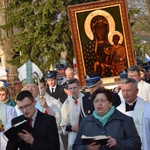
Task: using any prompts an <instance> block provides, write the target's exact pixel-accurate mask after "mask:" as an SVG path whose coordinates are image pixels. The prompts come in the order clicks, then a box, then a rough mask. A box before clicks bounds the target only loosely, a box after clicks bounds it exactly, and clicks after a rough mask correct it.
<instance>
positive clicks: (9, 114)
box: [0, 103, 17, 150]
mask: <svg viewBox="0 0 150 150" xmlns="http://www.w3.org/2000/svg"><path fill="white" fill-rule="evenodd" d="M2 105H5V104H2V103H0V109H1V107H3V106H2ZM5 107H6V109H5V112H2V110H1V112H0V113H1V114H3V115H4V116H5V117H6V125H5V130H6V129H8V128H9V127H10V126H11V120H12V119H13V118H15V117H17V113H16V110H15V109H14V107H12V106H8V105H5ZM3 110H4V109H3ZM4 116H3V117H4ZM0 119H1V120H2V118H0ZM7 141H8V140H7V138H6V137H5V136H4V134H3V132H0V150H5V149H6V145H7Z"/></svg>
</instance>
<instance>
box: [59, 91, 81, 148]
mask: <svg viewBox="0 0 150 150" xmlns="http://www.w3.org/2000/svg"><path fill="white" fill-rule="evenodd" d="M83 96H84V94H82V93H79V97H78V99H77V101H78V104H75V102H74V101H75V100H74V99H73V98H72V96H68V98H67V99H66V101H65V102H64V103H63V105H62V108H61V114H62V121H61V124H60V125H61V127H62V130H63V134H67V133H68V148H67V150H72V145H73V143H74V140H75V138H76V134H77V133H76V132H66V126H68V125H70V126H75V125H78V124H79V116H80V112H81V105H82V97H83Z"/></svg>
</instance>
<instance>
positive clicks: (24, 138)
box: [6, 90, 59, 150]
mask: <svg viewBox="0 0 150 150" xmlns="http://www.w3.org/2000/svg"><path fill="white" fill-rule="evenodd" d="M16 103H17V105H18V108H19V109H20V111H21V112H22V113H23V115H21V116H19V117H16V118H14V119H13V120H12V125H14V124H16V123H19V122H21V121H23V120H27V121H28V122H29V120H30V121H31V122H30V125H31V126H32V127H33V133H29V132H27V131H26V130H23V132H19V133H18V140H17V141H14V142H10V141H9V142H8V144H7V148H6V150H18V148H19V150H48V149H51V150H59V136H58V130H57V125H56V120H55V117H53V116H51V115H46V114H44V113H41V112H40V111H39V110H37V109H36V108H35V105H36V100H35V99H34V97H33V95H32V93H31V92H29V91H27V90H25V91H21V92H19V93H18V95H17V96H16Z"/></svg>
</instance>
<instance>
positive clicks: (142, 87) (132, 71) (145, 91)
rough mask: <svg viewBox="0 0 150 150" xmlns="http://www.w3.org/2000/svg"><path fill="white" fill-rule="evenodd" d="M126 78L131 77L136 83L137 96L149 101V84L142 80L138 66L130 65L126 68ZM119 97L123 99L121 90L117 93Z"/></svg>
mask: <svg viewBox="0 0 150 150" xmlns="http://www.w3.org/2000/svg"><path fill="white" fill-rule="evenodd" d="M128 78H133V79H135V80H136V82H137V83H138V89H139V91H138V96H139V97H141V98H142V99H143V100H144V101H147V102H150V84H149V83H147V82H145V81H143V80H142V78H141V75H140V68H139V67H138V66H131V67H130V68H128ZM118 95H119V96H120V99H121V100H122V101H123V100H124V99H123V96H122V92H121V91H120V92H119V93H118Z"/></svg>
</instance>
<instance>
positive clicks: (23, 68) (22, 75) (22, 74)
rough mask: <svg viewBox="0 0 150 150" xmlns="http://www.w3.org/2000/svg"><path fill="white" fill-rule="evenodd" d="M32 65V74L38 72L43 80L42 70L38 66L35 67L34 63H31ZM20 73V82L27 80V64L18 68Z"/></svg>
mask: <svg viewBox="0 0 150 150" xmlns="http://www.w3.org/2000/svg"><path fill="white" fill-rule="evenodd" d="M28 61H30V60H28ZM31 63H32V72H36V73H37V74H38V76H39V79H41V78H42V76H43V73H42V72H41V70H40V69H39V67H38V66H37V65H35V64H34V63H33V62H31ZM18 73H19V75H18V78H19V80H20V81H22V80H24V79H26V78H27V74H26V63H25V64H23V65H22V66H21V67H19V68H18Z"/></svg>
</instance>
